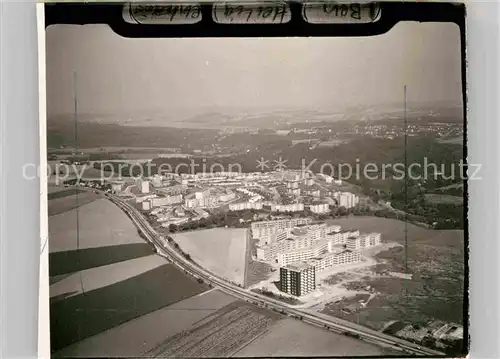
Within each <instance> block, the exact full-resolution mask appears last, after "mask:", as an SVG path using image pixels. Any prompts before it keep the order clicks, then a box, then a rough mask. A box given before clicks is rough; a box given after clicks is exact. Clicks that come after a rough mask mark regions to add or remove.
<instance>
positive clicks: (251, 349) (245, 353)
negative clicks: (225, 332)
mask: <svg viewBox="0 0 500 359" xmlns="http://www.w3.org/2000/svg"><path fill="white" fill-rule="evenodd" d="M382 354H385V352H384V349H383V348H380V347H378V346H376V345H373V344H370V343H366V342H363V341H360V340H357V339H354V338H349V337H346V336H343V335H340V334H336V333H332V332H329V331H327V330H325V329H321V328H318V327H314V326H311V325H309V324H306V323H303V322H301V321H298V320H296V319H292V318H285V319H282V320H280V321H279V322H278V323H277V324H275V325H274V326H273V327H272V328H270V329H269V330H268V331H267V332H266V333H264V334H263V335H261V336H260V337H259V338H257V339H256V340H254V341H252V342H251V343H250V344H249V345H247V346H246V347H244V348H243V349H241V350H240V351H238V352H237V353H236V355H235V356H236V357H250V356H252V357H292V356H293V357H296V356H305V357H311V356H325V357H331V356H347V357H353V356H356V355H363V356H370V355H382Z"/></svg>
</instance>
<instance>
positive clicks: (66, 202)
mask: <svg viewBox="0 0 500 359" xmlns="http://www.w3.org/2000/svg"><path fill="white" fill-rule="evenodd" d="M59 193H62V194H64V193H65V192H64V191H61V192H54V193H52V194H50V195H49V201H48V213H49V217H50V216H55V215H57V214H61V213H64V212H68V211H71V210H72V209H75V208H77V207H80V206H83V205H86V204H88V203H91V202H93V201H95V200H97V199H99V198H102V196H100V195H98V194H96V193H93V192H90V191H86V192H81V193H79V194H78V195H76V194H69V195H68V194H66V195H61V197H57V196H58V195H59ZM51 195H52V196H55V197H56V198H55V199H51V198H50V197H51Z"/></svg>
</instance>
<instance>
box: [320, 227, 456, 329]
mask: <svg viewBox="0 0 500 359" xmlns="http://www.w3.org/2000/svg"><path fill="white" fill-rule="evenodd" d="M333 223H336V224H339V225H342V226H343V227H344V228H357V229H360V230H361V231H362V232H371V231H377V232H381V233H382V240H383V241H384V242H386V241H396V242H399V243H401V244H403V243H404V226H405V224H404V222H400V221H397V220H392V219H385V218H370V217H355V218H348V219H341V220H336V221H333ZM464 255H465V247H464V233H463V231H459V230H431V229H425V228H420V227H417V226H414V225H411V224H408V250H407V252H406V253H405V250H404V247H403V246H395V247H392V248H386V250H384V251H381V252H379V253H377V254H376V255H375V259H376V260H377V261H378V263H377V264H376V265H374V266H372V267H370V268H366V269H364V270H360V271H355V272H357V273H355V274H357V276H351V277H350V278H349V279H348V280H347V281H345V280H344V281H343V282H342V283H341V286H342V287H343V288H345V289H346V290H349V291H365V288H367V287H368V286H369V287H371V290H370V291H371V293H373V294H374V297H373V298H372V299H371V300H370V301H369V303H368V304H367V305H366V308H361V309H359V310H358V311H357V312H356V314H353V315H343V316H344V319H348V320H351V321H356V322H359V323H360V324H363V325H366V326H369V327H371V328H374V329H381V328H382V327H383V326H384V323H387V322H388V321H391V320H401V321H404V322H407V323H412V324H413V323H425V322H427V321H429V320H434V319H440V320H443V321H447V322H455V323H463V297H464V275H465V263H464ZM391 272H398V273H401V274H402V273H408V274H411V277H409V278H404V277H402V276H401V277H398V276H394V275H391ZM410 278H411V279H410ZM341 279H342V278H332V281H338V280H341ZM344 279H345V278H344ZM348 304H349V303H348V300H344V301H342V303H341V306H342V307H345V306H347V305H348ZM331 309H332V308H330V309H329V308H328V306H327V308H324V313H327V314H333V315H338V311H339V310H340V307H339V309H338V310H333V311H332V310H331Z"/></svg>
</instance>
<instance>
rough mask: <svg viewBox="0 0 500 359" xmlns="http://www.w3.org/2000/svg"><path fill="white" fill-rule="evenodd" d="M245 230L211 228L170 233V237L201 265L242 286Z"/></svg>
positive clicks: (243, 278) (244, 260)
mask: <svg viewBox="0 0 500 359" xmlns="http://www.w3.org/2000/svg"><path fill="white" fill-rule="evenodd" d="M246 236H247V230H246V229H242V228H213V229H205V230H199V231H192V232H184V233H179V234H175V235H174V237H173V238H174V241H175V242H176V243H177V244H179V246H180V247H181V248H182V250H183V251H184V252H186V253H188V254H189V255H190V256H191V258H192V259H193V260H194V261H195V262H196V263H197V264H199V265H200V266H202V267H203V268H205V269H207V270H209V271H210V272H212V273H214V274H216V275H218V276H221V277H223V278H225V279H227V280H229V281H232V282H234V283H236V284H239V285H241V286H243V285H244V284H245V283H244V281H245V262H246V247H247V245H246V244H247V238H246Z"/></svg>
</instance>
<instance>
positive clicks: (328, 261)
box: [309, 250, 361, 272]
mask: <svg viewBox="0 0 500 359" xmlns="http://www.w3.org/2000/svg"><path fill="white" fill-rule="evenodd" d="M360 261H361V255H360V253H359V252H358V251H351V250H344V251H342V252H337V253H328V254H325V255H324V256H322V257H319V258H314V259H312V260H310V261H309V264H310V265H312V266H313V267H314V268H315V269H316V271H317V272H321V271H323V270H326V269H329V268H331V267H333V266H336V265H342V264H352V263H358V262H360Z"/></svg>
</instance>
